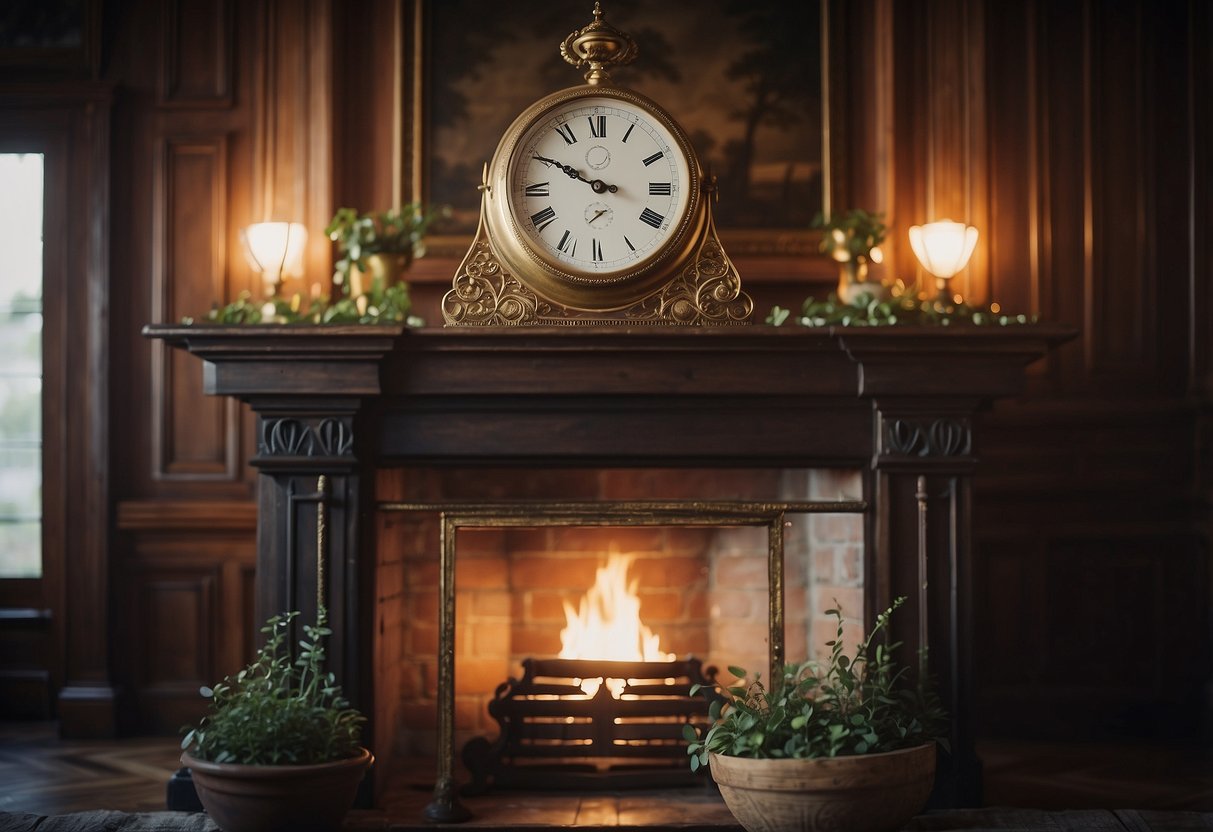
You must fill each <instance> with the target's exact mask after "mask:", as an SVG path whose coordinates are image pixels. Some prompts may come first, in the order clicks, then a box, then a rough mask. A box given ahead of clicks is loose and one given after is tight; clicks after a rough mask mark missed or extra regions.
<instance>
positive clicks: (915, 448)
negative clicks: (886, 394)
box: [880, 416, 973, 458]
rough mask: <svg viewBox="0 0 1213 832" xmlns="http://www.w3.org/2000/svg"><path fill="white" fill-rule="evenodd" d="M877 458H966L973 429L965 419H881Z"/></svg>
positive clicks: (959, 417) (884, 417)
mask: <svg viewBox="0 0 1213 832" xmlns="http://www.w3.org/2000/svg"><path fill="white" fill-rule="evenodd" d="M880 424H881V431H880V455H881V456H901V457H907V456H913V457H943V458H949V457H967V456H969V455H970V454H971V453H972V450H973V425H972V420H970V419H969V418H968V417H967V416H892V417H889V416H882V417H881V420H880Z"/></svg>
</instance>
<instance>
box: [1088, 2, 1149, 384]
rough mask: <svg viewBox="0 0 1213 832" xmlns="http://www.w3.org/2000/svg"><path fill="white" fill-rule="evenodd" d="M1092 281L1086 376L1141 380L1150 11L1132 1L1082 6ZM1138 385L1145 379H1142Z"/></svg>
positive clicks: (1145, 360)
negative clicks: (1086, 58)
mask: <svg viewBox="0 0 1213 832" xmlns="http://www.w3.org/2000/svg"><path fill="white" fill-rule="evenodd" d="M1087 15H1088V27H1089V28H1088V32H1089V33H1091V34H1089V37H1090V41H1089V43H1088V46H1087V48H1088V50H1089V65H1088V66H1087V68H1086V71H1087V73H1089V78H1088V89H1089V93H1088V94H1089V97H1090V108H1091V111H1090V118H1089V122H1088V124H1087V125H1086V130H1087V132H1088V135H1089V136H1090V141H1089V153H1090V169H1091V208H1092V216H1091V220H1090V221H1091V224H1092V228H1091V235H1092V237H1091V243H1092V248H1093V253H1092V256H1093V261H1092V264H1091V267H1092V270H1093V276H1092V279H1093V282H1092V285H1091V286H1090V287H1089V290H1088V292H1089V293H1088V297H1087V298H1086V302H1087V321H1086V325H1087V338H1086V342H1087V345H1088V349H1089V351H1090V352H1089V354H1088V356H1087V363H1088V366H1089V368H1090V372H1091V373H1092V374H1094V375H1104V374H1111V375H1115V376H1117V377H1118V378H1119V379H1120V380H1122V381H1123V380H1126V379H1125V375H1126V373H1131V374H1132V375H1133V376H1136V377H1141V376H1142V375H1144V374H1147V373H1149V372H1150V371H1151V370H1153V369H1154V367H1155V347H1156V343H1155V342H1156V332H1155V330H1154V326H1153V314H1152V313H1153V310H1154V304H1153V299H1154V291H1153V288H1154V281H1155V280H1156V279H1157V277H1158V275H1157V274H1156V273H1154V272H1153V270H1152V269H1150V268H1149V265H1150V247H1151V245H1152V243H1153V239H1154V228H1153V227H1152V222H1151V221H1152V219H1153V217H1152V216H1150V215H1149V213H1148V212H1149V208H1150V205H1151V203H1152V202H1153V200H1151V199H1150V198H1149V195H1148V194H1147V192H1146V188H1147V184H1146V181H1147V177H1149V176H1150V173H1151V165H1152V163H1153V161H1154V160H1153V155H1152V145H1151V144H1149V143H1147V141H1146V135H1145V134H1146V130H1147V125H1148V124H1149V122H1150V120H1151V118H1152V117H1153V115H1154V112H1153V106H1152V104H1153V98H1152V97H1147V96H1146V91H1147V89H1148V88H1149V87H1150V86H1151V77H1150V75H1149V72H1150V70H1152V68H1153V67H1152V66H1151V65H1150V64H1149V62H1148V61H1147V60H1146V56H1145V55H1144V54H1143V53H1144V51H1145V50H1146V49H1148V48H1149V46H1148V44H1147V43H1146V42H1145V41H1146V39H1147V38H1149V37H1150V34H1151V33H1150V24H1149V20H1150V19H1152V18H1153V16H1154V13H1153V11H1152V10H1147V9H1146V8H1144V4H1140V3H1126V2H1118V3H1091V4H1090V5H1089V7H1088V9H1087ZM1141 381H1143V382H1145V381H1146V379H1144V378H1142V379H1141Z"/></svg>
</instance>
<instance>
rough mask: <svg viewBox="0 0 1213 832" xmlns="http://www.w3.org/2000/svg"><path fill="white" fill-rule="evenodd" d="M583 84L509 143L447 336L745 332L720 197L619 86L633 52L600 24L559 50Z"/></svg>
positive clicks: (537, 108)
mask: <svg viewBox="0 0 1213 832" xmlns="http://www.w3.org/2000/svg"><path fill="white" fill-rule="evenodd" d="M560 53H561V55H562V56H563V57H564V59H565V60H566V61H568V62H569V63H571V64H573V65H574V66H576V67H578V68H582V67H585V66H588V67H589V70H588V71H587V72H586V75H585V79H586V83H585V84H583V85H580V86H576V87H570V88H568V89H564V90H560V91H558V92H555V93H552V94H550V95H547V96H545V97H543V98H541V99H539V100H538V101H536V102H535V103H534V104H532V105H531V106H530V107H528V108H527V109H526V110H525V111H523V113H522V114H521V115H519V116H518V118H517V119H515V121H514V123H513V124H512V125H511V126H510V127H509V129H508V130H506V132H505V134H504V135H503V136H502V138H501V141H500V143H499V144H498V145H497V151H496V153H494V155H493V159H492V161H491V162H490V163H489V164H488V165H487V166H486V169H485V174H484V180H483V182H482V184H481V186H480V187H481V192H482V196H481V209H480V225H479V227H478V229H477V231H476V237H475V238H474V240H473V241H472V245H471V247H470V248H469V249H468V253H467V255H466V256H465V257H464V259H463V262H462V263H461V264H460V266H459V270H458V271H457V272H456V273H455V277H454V280H453V282H452V288H451V290H450V291H449V292H447V294H446V295H445V297H444V298H443V303H442V309H443V317H444V318H445V320H446V323H447V324H448V325H519V324H557V325H577V324H598V325H609V324H740V323H748V322H749V320H750V317H751V315H752V313H753V302H752V301H751V299H750V297H749V296H748V295H747V294H746V293H745V292H743V291H742V289H741V280H740V278H739V276H738V275H737V271H736V269H735V268H734V266H733V264H732V262H731V261H730V260H729V258H728V256H727V255H726V254H725V252H724V249H723V248H722V247H721V245H720V241H719V239H718V237H717V235H716V229H715V227H714V225H713V222H712V205H711V203H712V199H714V198H715V187H714V183H713V182H712V181H711V179H710V178H709V177H706V176H705V175H704V172H703V169H702V168H701V167H700V165H699V161H698V159H697V158H696V156H695V151H694V149H693V148H692V147H691V143H690V141H689V140H688V139H687V136H686V133H685V132H684V131H683V130H682V128H681V127H679V126H678V123H677V122H676V121H674V119H673V118H672V117H671V116H670V115H669V114H668V113H667V112H666V111H665V110H664V109H662V108H661V107H660V106H659V105H658V104H656V103H655V102H653V101H651V100H650V99H648V98H646V97H644V96H643V95H640V94H639V93H637V92H634V91H632V90H629V89H626V88H623V87H619V86H615V85H614V84H612V83H611V80H610V75H609V69H610V68H611V67H613V66H617V65H622V64H627V63H630V62H631V61H632V60H634V59H635V57H636V54H637V48H636V43H635V41H634V40H632V38H631V37H629V36H628V35H627V34H625V33H623V32H620V31H619V30H617V29H615V28H614V27H612V26H611V25H609V24H608V23H607V22H606V21H605V20H603V15H602V8H601V4H600V3H598V2H596V3H595V4H594V21H593V22H592V23H590V24H589V25H588V26H586V27H584V28H582V29H579V30H577V31H575V32H573V33H572V34H570V35H569V36H568V37H567V38H565V40H564V42H563V43H562V44H561V45H560Z"/></svg>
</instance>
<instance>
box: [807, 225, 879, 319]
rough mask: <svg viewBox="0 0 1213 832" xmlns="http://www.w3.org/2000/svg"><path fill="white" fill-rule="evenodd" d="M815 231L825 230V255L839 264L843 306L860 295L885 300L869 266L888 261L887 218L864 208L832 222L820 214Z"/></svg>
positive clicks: (822, 248) (839, 281)
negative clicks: (885, 248) (884, 248)
mask: <svg viewBox="0 0 1213 832" xmlns="http://www.w3.org/2000/svg"><path fill="white" fill-rule="evenodd" d="M813 228H820V229H821V244H820V246H819V248H820V250H821V253H822V254H828V255H830V257H832V258H833V259H834V260H836V261H838V264H839V276H838V297H839V299H840V300H842V302H843V303H849V302H850V301H851V298H853V297H854V296H856V295H857V294H859V293H860V292H865V293H867V294H869V295H872V296H874V297H876V298H877V299H883V298H884V297H885V294H886V293H885V291H884V288H883V286H882V284H881V283H880V281H878V280H869V279H868V263H869V262H871V263H880V262H882V261H883V259H884V255H883V253H882V252H881V250H880V244H881V243H883V242H884V239H885V237H886V236H887V235H888V233H889V227H888V226H887V225H885V223H884V214H872V213H869V212H867V211H864V210H863V209H861V208H853V209H851V210H850V211H844V212H843V213H841V214H836V215H834V216H833V217H830V218H827V217H826V216H825V215H824V214H820V213H819V214H818V215H817V216H816V217H814V218H813Z"/></svg>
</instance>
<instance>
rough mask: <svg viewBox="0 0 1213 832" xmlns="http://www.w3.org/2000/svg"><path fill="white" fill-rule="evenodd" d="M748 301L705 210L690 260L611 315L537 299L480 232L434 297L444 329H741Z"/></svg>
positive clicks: (749, 311) (749, 314)
mask: <svg viewBox="0 0 1213 832" xmlns="http://www.w3.org/2000/svg"><path fill="white" fill-rule="evenodd" d="M753 314H754V301H753V300H752V299H751V298H750V296H749V295H748V294H746V293H745V292H743V291H742V289H741V278H740V276H738V274H737V269H736V268H734V266H733V263H732V261H731V260H729V257H728V255H727V254H725V252H724V248H723V246H721V245H720V239H719V238H718V237H717V236H716V226H715V223H714V222H713V220H712V214H711V206H710V203H709V205H708V216H707V223H706V229H705V232H704V235H703V239H702V240H701V242H700V244H699V247H698V249H697V250H696V253H695V257H694V258H693V260H692V261H691V262H690V264H689V265H687V266H685V267H684V268H683V269H682V271H681V272H680V273H679V274H677V275H675V276H674V277H673V278H672V279H671V280H670V281H669V282H668V283H666V284H665V285H664V286H663V287H662V288H661V289H660V290H658V291H657V292H655V293H653V294H651V295H649V296H648V297H646V298H644V299H643V300H641V301H638V302H637V303H634V304H632V305H631V306H628V307H626V308H624V309H620V310H617V311H614V312H585V311H582V310H578V309H570V308H568V307H565V306H562V305H560V304H556V303H552V302H550V301H547V300H544V299H543V298H541V297H539V296H538V295H536V294H535V292H533V291H531V290H530V289H529V288H527V287H526V286H524V285H523V284H522V283H521V282H520V281H519V280H518V278H516V277H514V276H513V275H512V274H510V273H509V272H507V271H506V270H505V269H504V268H503V267H502V265H501V261H500V260H499V259H498V258H497V255H496V254H494V252H493V247H492V245H491V243H490V242H489V238H488V234H487V232H486V231H485V227H484V211H483V208H482V209H481V222H480V227H479V228H478V229H477V230H476V237H475V238H474V239H473V240H472V245H471V247H470V248H469V249H468V252H467V255H466V256H464V258H463V262H462V263H461V264H460V266H459V270H458V271H457V272H455V277H454V279H453V280H452V282H451V289H450V291H449V292H447V293H446V294H445V295H444V296H443V298H442V317H443V320H444V321H445V322H446V325H447V326H635V325H640V326H659V325H671V324H672V325H682V326H701V325H709V326H710V325H736V324H748V323H750V318H751V317H752V316H753Z"/></svg>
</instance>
